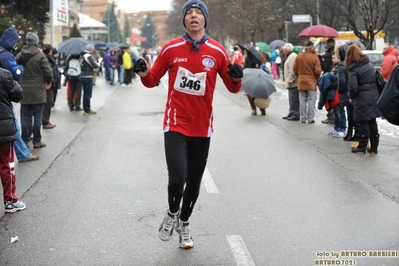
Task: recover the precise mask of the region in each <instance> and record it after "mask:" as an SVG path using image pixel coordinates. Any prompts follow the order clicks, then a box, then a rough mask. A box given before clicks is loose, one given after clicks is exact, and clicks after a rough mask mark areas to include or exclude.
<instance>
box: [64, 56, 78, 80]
mask: <svg viewBox="0 0 399 266" xmlns="http://www.w3.org/2000/svg"><path fill="white" fill-rule="evenodd" d="M81 72H82V70H81V66H80V60H79V59H77V58H74V59H71V60H70V61H69V64H68V72H67V74H68V76H71V77H78V76H80V73H81Z"/></svg>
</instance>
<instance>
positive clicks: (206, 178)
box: [202, 167, 219, 193]
mask: <svg viewBox="0 0 399 266" xmlns="http://www.w3.org/2000/svg"><path fill="white" fill-rule="evenodd" d="M202 182H204V186H205V189H206V191H207V192H208V193H219V190H218V188H217V187H216V185H215V182H213V179H212V176H211V173H209V170H208V167H205V171H204V174H203V176H202Z"/></svg>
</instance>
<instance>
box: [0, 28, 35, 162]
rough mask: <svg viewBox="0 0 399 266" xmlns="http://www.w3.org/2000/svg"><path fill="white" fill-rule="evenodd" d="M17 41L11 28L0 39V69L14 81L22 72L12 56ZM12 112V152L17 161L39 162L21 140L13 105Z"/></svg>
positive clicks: (21, 68)
mask: <svg viewBox="0 0 399 266" xmlns="http://www.w3.org/2000/svg"><path fill="white" fill-rule="evenodd" d="M18 39H19V35H18V33H17V32H16V31H15V30H14V29H13V28H8V29H6V30H5V31H4V33H3V35H2V36H1V38H0V51H1V52H0V67H1V68H4V69H7V70H8V71H10V72H11V74H12V76H13V78H14V80H15V81H19V80H20V78H21V76H22V73H23V70H24V67H23V66H22V65H18V64H17V62H16V61H15V56H14V54H13V52H14V51H15V50H16V44H17V41H18ZM12 110H13V112H14V119H15V125H16V127H17V134H16V136H17V139H16V140H15V141H14V150H15V155H16V156H17V159H18V161H19V162H29V161H36V160H39V156H37V155H33V154H32V153H31V152H30V150H29V148H28V146H26V143H25V142H24V141H23V140H22V137H21V128H20V126H19V121H18V119H17V114H16V113H15V108H14V105H13V106H12Z"/></svg>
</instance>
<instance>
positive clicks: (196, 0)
mask: <svg viewBox="0 0 399 266" xmlns="http://www.w3.org/2000/svg"><path fill="white" fill-rule="evenodd" d="M192 7H195V8H199V9H201V11H202V13H203V14H204V17H205V28H206V24H207V23H208V18H209V13H208V8H207V7H206V5H205V4H204V2H202V1H200V0H189V1H187V3H185V4H184V6H183V11H182V12H181V17H182V19H183V25H184V27H186V24H185V23H184V17H185V16H186V13H187V11H188V10H189V9H190V8H192Z"/></svg>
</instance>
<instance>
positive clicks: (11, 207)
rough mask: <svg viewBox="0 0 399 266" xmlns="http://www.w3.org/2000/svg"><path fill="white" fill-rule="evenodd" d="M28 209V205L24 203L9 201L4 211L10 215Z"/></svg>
mask: <svg viewBox="0 0 399 266" xmlns="http://www.w3.org/2000/svg"><path fill="white" fill-rule="evenodd" d="M25 208H26V204H25V203H24V202H22V201H20V200H19V201H17V202H14V203H13V202H11V201H7V202H6V204H5V206H4V211H5V212H9V213H13V212H16V211H22V210H24V209H25Z"/></svg>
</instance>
